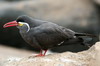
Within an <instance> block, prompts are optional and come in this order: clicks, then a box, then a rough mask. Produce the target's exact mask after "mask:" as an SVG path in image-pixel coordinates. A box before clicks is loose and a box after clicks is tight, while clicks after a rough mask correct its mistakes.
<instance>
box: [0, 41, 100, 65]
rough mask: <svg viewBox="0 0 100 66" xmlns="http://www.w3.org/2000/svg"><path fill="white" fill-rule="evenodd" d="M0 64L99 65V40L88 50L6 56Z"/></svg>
mask: <svg viewBox="0 0 100 66" xmlns="http://www.w3.org/2000/svg"><path fill="white" fill-rule="evenodd" d="M0 64H1V65H0V66H100V42H97V43H96V44H95V45H93V46H92V47H91V48H90V49H89V50H86V51H82V52H78V53H72V52H64V53H56V54H50V55H47V56H45V57H34V56H33V57H32V56H28V57H24V58H8V59H6V60H3V61H1V62H0Z"/></svg>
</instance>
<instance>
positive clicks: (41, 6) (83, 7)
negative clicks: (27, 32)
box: [0, 0, 100, 52]
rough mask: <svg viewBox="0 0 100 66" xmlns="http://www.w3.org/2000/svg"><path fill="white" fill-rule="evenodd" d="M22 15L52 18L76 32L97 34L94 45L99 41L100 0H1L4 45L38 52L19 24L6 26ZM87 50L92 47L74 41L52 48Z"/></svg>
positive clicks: (1, 41) (0, 39)
mask: <svg viewBox="0 0 100 66" xmlns="http://www.w3.org/2000/svg"><path fill="white" fill-rule="evenodd" d="M20 15H28V16H30V17H33V18H36V19H40V20H46V21H51V22H54V23H56V24H59V25H61V26H64V27H66V28H69V29H72V30H74V31H76V32H83V33H90V34H94V35H97V37H96V38H93V40H92V41H91V42H89V43H91V44H94V43H95V42H97V41H99V33H100V0H0V46H1V47H3V46H2V45H6V46H9V47H14V48H18V49H20V50H21V49H25V50H31V51H36V50H37V49H34V48H32V47H31V46H29V45H28V44H27V43H26V42H25V41H24V40H23V39H22V37H21V36H20V34H19V32H18V29H17V28H16V27H13V28H6V29H4V28H3V27H2V26H3V25H4V24H5V23H7V22H9V21H13V20H15V19H16V18H17V17H18V16H20ZM4 49H6V48H4ZM4 49H3V48H2V49H1V51H3V50H4ZM86 49H88V47H85V46H83V45H80V44H75V45H74V44H73V45H68V46H62V47H57V48H53V49H51V51H53V52H64V51H72V52H79V51H83V50H86Z"/></svg>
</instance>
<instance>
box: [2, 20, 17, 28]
mask: <svg viewBox="0 0 100 66" xmlns="http://www.w3.org/2000/svg"><path fill="white" fill-rule="evenodd" d="M12 26H18V23H17V22H16V21H12V22H8V23H6V24H4V25H3V28H7V27H12Z"/></svg>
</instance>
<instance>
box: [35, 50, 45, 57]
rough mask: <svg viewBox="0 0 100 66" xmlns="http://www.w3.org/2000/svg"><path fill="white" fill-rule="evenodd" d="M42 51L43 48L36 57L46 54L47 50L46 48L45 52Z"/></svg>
mask: <svg viewBox="0 0 100 66" xmlns="http://www.w3.org/2000/svg"><path fill="white" fill-rule="evenodd" d="M42 51H43V50H41V51H40V54H38V55H36V56H35V57H42V56H45V54H46V52H47V50H44V53H43V54H42Z"/></svg>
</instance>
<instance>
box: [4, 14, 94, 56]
mask: <svg viewBox="0 0 100 66" xmlns="http://www.w3.org/2000/svg"><path fill="white" fill-rule="evenodd" d="M12 26H17V28H18V29H19V32H20V34H21V36H22V38H23V39H24V40H25V41H26V42H27V43H29V44H30V45H31V46H33V47H35V48H38V49H40V50H41V51H40V54H39V55H37V56H45V54H46V52H47V50H48V49H49V48H53V47H56V46H62V45H68V44H71V43H75V42H80V43H83V42H84V41H83V39H82V38H80V36H93V35H91V34H85V33H77V32H74V31H72V30H70V29H68V28H65V27H62V26H59V25H57V24H55V23H52V22H47V21H41V20H37V19H33V18H31V17H28V16H25V15H24V16H19V17H18V18H17V19H16V20H15V21H12V22H9V23H6V24H5V25H4V26H3V27H4V28H6V27H12ZM65 43H66V44H65ZM43 51H45V52H44V53H42V52H43Z"/></svg>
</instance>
